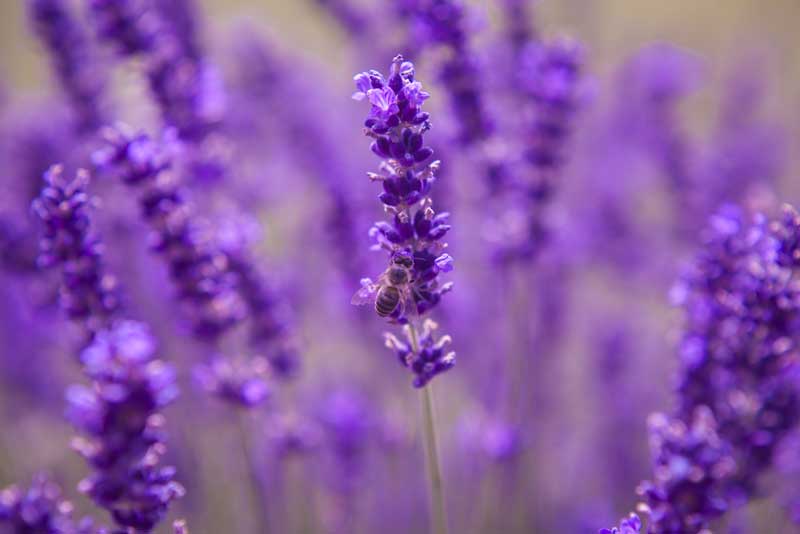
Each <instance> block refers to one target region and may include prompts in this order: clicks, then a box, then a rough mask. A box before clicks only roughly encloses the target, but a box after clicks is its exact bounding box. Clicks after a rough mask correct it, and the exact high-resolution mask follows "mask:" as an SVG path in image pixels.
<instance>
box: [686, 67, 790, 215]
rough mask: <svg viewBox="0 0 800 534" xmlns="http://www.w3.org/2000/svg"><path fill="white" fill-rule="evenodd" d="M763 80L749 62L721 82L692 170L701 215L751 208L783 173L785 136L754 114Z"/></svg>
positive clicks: (759, 104)
mask: <svg viewBox="0 0 800 534" xmlns="http://www.w3.org/2000/svg"><path fill="white" fill-rule="evenodd" d="M766 79H767V76H766V75H765V73H763V68H759V64H757V63H756V62H755V61H754V60H753V59H750V60H748V61H744V62H742V63H741V64H739V65H737V68H736V70H735V71H734V72H733V73H732V75H731V76H730V77H728V79H726V83H725V85H724V86H723V97H722V103H721V105H720V110H719V115H718V117H717V124H716V129H715V132H714V133H713V135H712V137H711V139H710V141H709V142H708V143H707V146H706V147H705V150H704V152H703V153H702V155H701V158H700V162H699V164H698V167H699V168H698V169H697V171H696V172H697V173H698V177H697V182H698V188H699V189H700V191H699V192H698V196H701V197H702V198H701V199H700V206H701V207H702V209H703V212H704V213H713V212H714V211H715V210H716V209H717V208H718V207H719V205H720V204H722V203H726V202H733V203H737V204H742V205H745V206H752V205H753V204H754V203H756V202H758V200H759V198H758V196H759V194H761V193H762V192H763V190H769V191H771V190H774V189H775V188H776V186H777V181H778V179H779V178H780V176H781V174H782V172H783V171H784V170H785V167H786V162H787V158H786V155H787V154H786V148H787V137H786V132H785V131H784V129H783V128H781V127H779V126H778V125H777V124H776V123H774V122H770V121H768V120H766V119H765V118H763V117H762V116H761V113H760V112H761V108H762V107H763V106H762V104H763V103H764V100H765V98H764V97H765V91H766V89H767V88H766V87H765V84H766V82H765V80H766ZM756 208H757V209H760V208H761V207H760V206H756Z"/></svg>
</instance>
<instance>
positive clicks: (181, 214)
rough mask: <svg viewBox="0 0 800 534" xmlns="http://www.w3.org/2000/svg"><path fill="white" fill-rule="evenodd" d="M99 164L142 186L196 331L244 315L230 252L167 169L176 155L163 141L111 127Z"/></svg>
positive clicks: (222, 326) (211, 331)
mask: <svg viewBox="0 0 800 534" xmlns="http://www.w3.org/2000/svg"><path fill="white" fill-rule="evenodd" d="M104 135H105V141H106V145H105V146H104V147H103V148H101V149H100V150H98V151H97V152H95V153H94V155H93V159H94V164H95V166H96V167H97V168H98V169H99V170H101V171H103V172H105V173H108V174H110V175H114V176H116V177H118V178H120V179H121V180H122V181H124V182H125V183H127V184H128V185H130V186H135V187H138V188H139V189H140V190H141V196H140V204H141V206H142V211H143V215H144V218H145V219H146V220H147V222H148V223H150V226H151V228H152V229H153V230H154V234H155V238H156V243H155V249H156V251H158V252H160V253H161V254H162V255H163V257H164V258H165V260H166V261H167V263H168V264H169V268H170V275H171V277H172V280H173V281H174V282H175V284H176V285H177V287H178V296H179V298H180V299H181V300H182V301H183V302H184V303H185V304H186V308H187V310H188V313H189V315H190V317H191V321H192V324H193V328H194V332H195V334H196V335H198V336H201V337H207V338H210V339H217V338H218V337H219V336H220V335H222V334H223V333H224V332H226V331H227V330H229V329H230V328H231V327H233V326H234V325H235V324H237V323H238V322H239V321H240V320H241V319H243V317H244V306H243V302H242V299H241V298H240V297H239V294H238V293H237V288H236V279H235V278H236V277H235V276H234V275H232V274H231V273H230V272H229V269H228V267H229V265H228V260H227V257H226V255H225V254H224V253H223V252H222V251H221V250H219V249H218V248H217V247H216V245H215V243H214V242H213V240H212V239H211V236H210V233H209V232H207V231H204V228H202V227H201V226H200V225H199V222H198V220H197V218H196V216H195V214H194V213H193V211H192V208H191V205H190V204H189V202H188V201H187V199H186V197H185V194H184V191H183V189H182V188H181V187H180V186H179V184H177V183H176V181H175V178H174V176H173V175H172V174H170V173H168V172H166V171H167V170H168V169H169V167H170V165H171V161H170V158H169V157H168V155H167V154H166V153H165V152H164V150H163V149H162V147H161V146H160V145H159V144H158V143H156V142H155V141H153V140H152V139H150V137H148V136H147V135H145V134H136V133H133V132H132V131H130V130H129V129H128V128H127V127H126V126H124V125H120V126H118V127H117V128H108V129H106V130H105V132H104Z"/></svg>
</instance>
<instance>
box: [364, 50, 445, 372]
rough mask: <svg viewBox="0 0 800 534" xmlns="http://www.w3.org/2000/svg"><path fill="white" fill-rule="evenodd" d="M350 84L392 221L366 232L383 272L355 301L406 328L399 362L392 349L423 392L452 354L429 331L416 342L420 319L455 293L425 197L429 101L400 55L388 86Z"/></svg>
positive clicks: (441, 230) (378, 79)
mask: <svg viewBox="0 0 800 534" xmlns="http://www.w3.org/2000/svg"><path fill="white" fill-rule="evenodd" d="M354 80H355V83H356V87H357V89H358V91H357V92H356V93H355V94H354V95H353V98H355V99H356V100H364V99H367V101H368V102H369V103H370V104H371V108H370V111H369V115H368V116H367V119H366V121H365V123H364V124H365V126H366V129H365V133H366V135H367V136H368V137H371V138H372V139H373V142H372V145H371V148H372V151H373V153H375V154H376V155H377V156H378V157H379V158H381V160H382V162H381V166H380V170H381V172H380V173H369V175H368V176H369V178H370V180H371V181H378V182H381V183H382V185H383V192H382V193H381V194H380V196H379V199H380V201H381V202H382V203H383V205H384V209H385V211H386V212H387V213H388V214H389V215H390V216H391V218H390V220H389V221H382V222H378V223H375V225H374V226H373V228H372V229H371V231H370V234H371V235H372V236H373V238H375V240H376V246H375V248H376V249H377V250H381V249H383V250H385V251H387V252H388V253H389V265H388V268H387V270H386V272H385V273H384V274H383V275H382V276H381V278H380V279H379V280H378V281H377V283H373V282H372V280H370V279H368V278H365V279H363V280H362V282H361V283H362V288H361V290H360V291H359V292H358V293H357V294H356V296H355V297H354V300H353V301H354V303H356V304H360V303H364V302H367V301H374V303H375V309H376V311H377V312H378V314H379V315H382V316H386V317H390V318H391V320H393V321H395V322H398V323H401V324H406V323H411V325H410V327H409V335H411V336H412V339H410V340H409V343H411V345H410V346H409V347H408V350H407V351H406V352H405V354H402V355H401V353H403V351H404V349H403V348H402V347H403V346H404V344H403V343H401V342H399V341H398V342H397V345H396V347H397V348H396V349H395V350H396V351H397V352H398V357H399V358H400V360H401V362H402V363H403V364H404V365H405V366H407V367H409V368H411V369H412V371H414V374H415V375H416V379H415V385H416V387H422V386H424V385H425V384H426V383H427V382H428V381H429V380H430V379H431V378H432V377H433V376H434V375H436V374H438V373H441V372H444V371H446V370H448V369H450V368H451V367H452V366H453V364H454V363H455V358H454V355H453V354H452V353H447V354H445V353H444V352H443V351H442V350H441V348H442V346H443V345H444V344H446V343H447V342H446V341H445V342H443V343H438V342H434V341H433V339H432V338H431V337H430V334H431V333H432V331H433V329H432V328H428V329H426V335H425V336H423V337H422V338H420V339H419V340H415V339H413V336H415V335H416V330H415V329H416V328H417V325H416V319H417V318H418V316H420V315H422V314H425V313H427V312H429V311H430V310H431V309H432V308H433V307H435V306H436V305H437V304H438V303H439V302H440V300H441V297H442V295H443V294H445V293H446V292H448V291H449V290H450V289H451V287H452V283H450V282H447V283H444V282H442V281H441V280H440V274H441V273H444V272H448V271H450V270H452V262H453V260H452V258H451V257H450V255H448V254H447V253H445V249H446V246H447V245H446V244H445V243H444V242H443V237H444V236H445V235H446V234H447V232H448V231H449V230H450V225H449V224H447V217H448V215H447V214H446V213H440V214H438V215H437V214H436V212H435V211H434V209H433V205H432V204H433V201H432V200H431V198H430V196H429V195H430V191H431V186H432V185H433V182H434V181H435V173H436V170H437V169H438V167H439V162H438V161H430V160H431V158H432V156H433V150H432V149H430V148H429V147H426V146H425V144H424V138H423V136H424V134H425V132H427V131H428V129H429V128H430V123H429V115H428V113H426V112H424V111H422V109H421V106H422V104H423V102H425V100H426V99H427V98H428V96H429V95H428V93H426V92H425V91H423V90H422V85H421V84H420V82H418V81H416V80H415V79H414V65H413V64H412V63H411V62H409V61H404V60H403V58H402V56H397V57H396V58H395V59H394V61H393V62H392V66H391V68H390V71H389V77H388V79H387V78H384V76H383V75H382V74H381V73H379V72H377V71H370V72H362V73H360V74H358V75H356V76H355V78H354ZM443 339H447V338H443ZM423 340H424V344H422V341H423Z"/></svg>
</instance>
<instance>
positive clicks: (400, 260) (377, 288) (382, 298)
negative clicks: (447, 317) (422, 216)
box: [350, 252, 417, 317]
mask: <svg viewBox="0 0 800 534" xmlns="http://www.w3.org/2000/svg"><path fill="white" fill-rule="evenodd" d="M413 267H414V260H413V258H412V257H411V255H410V254H409V253H407V252H396V253H395V254H394V255H393V256H392V263H391V264H390V265H389V267H388V268H387V269H386V270H385V271H384V272H383V274H381V276H380V277H379V278H378V280H377V281H376V282H375V283H372V282H371V281H367V282H366V283H364V284H363V286H362V287H361V289H359V290H358V291H357V292H356V294H355V295H353V298H352V300H351V301H350V302H351V303H352V304H356V305H359V306H360V305H363V304H367V303H368V302H373V303H374V306H375V313H377V314H378V315H380V316H381V317H389V316H390V315H392V314H394V313H395V311H397V310H398V309H399V310H400V313H401V314H409V315H414V314H416V311H417V305H416V303H415V302H414V297H413V288H412V283H413V282H414V280H413V277H412V270H411V269H412V268H413Z"/></svg>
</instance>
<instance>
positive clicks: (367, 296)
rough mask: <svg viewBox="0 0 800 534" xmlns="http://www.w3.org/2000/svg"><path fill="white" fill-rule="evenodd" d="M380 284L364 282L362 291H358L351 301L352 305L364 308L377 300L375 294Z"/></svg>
mask: <svg viewBox="0 0 800 534" xmlns="http://www.w3.org/2000/svg"><path fill="white" fill-rule="evenodd" d="M378 287H379V286H378V284H373V283H372V282H371V281H369V282H363V281H362V286H361V289H359V290H358V291H356V293H355V295H353V298H351V299H350V304H354V305H356V306H363V305H364V304H369V303H370V302H372V301H374V300H375V292H376V291H378Z"/></svg>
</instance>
